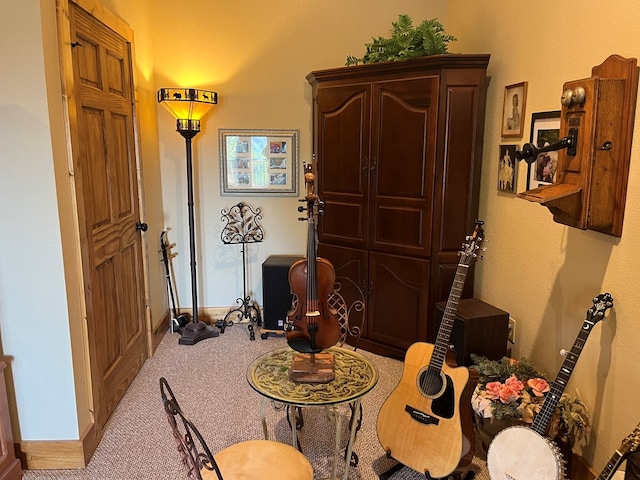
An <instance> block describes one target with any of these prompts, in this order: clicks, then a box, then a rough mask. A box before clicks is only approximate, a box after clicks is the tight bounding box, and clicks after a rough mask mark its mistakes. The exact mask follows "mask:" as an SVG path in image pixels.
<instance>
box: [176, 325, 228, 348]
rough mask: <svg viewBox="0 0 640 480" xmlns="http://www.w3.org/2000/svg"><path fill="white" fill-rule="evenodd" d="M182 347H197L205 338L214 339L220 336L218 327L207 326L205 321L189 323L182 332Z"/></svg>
mask: <svg viewBox="0 0 640 480" xmlns="http://www.w3.org/2000/svg"><path fill="white" fill-rule="evenodd" d="M179 332H180V340H178V343H179V344H180V345H195V344H196V343H198V342H199V341H200V340H204V339H205V338H213V337H217V336H218V335H220V333H219V332H218V330H217V329H216V327H214V326H213V325H207V324H206V323H204V322H203V321H200V320H198V321H196V322H193V321H191V322H189V323H187V324H186V325H185V326H184V327H182V328H181V329H180V330H179Z"/></svg>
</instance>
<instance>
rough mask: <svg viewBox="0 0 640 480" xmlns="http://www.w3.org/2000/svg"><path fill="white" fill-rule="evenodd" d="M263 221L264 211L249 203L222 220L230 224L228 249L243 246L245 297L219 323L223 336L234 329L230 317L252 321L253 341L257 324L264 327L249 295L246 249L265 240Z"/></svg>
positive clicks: (226, 239) (227, 227) (224, 240)
mask: <svg viewBox="0 0 640 480" xmlns="http://www.w3.org/2000/svg"><path fill="white" fill-rule="evenodd" d="M261 218H262V214H261V212H260V209H259V208H257V209H256V210H255V211H254V210H253V208H251V206H250V205H247V204H246V203H242V202H240V203H238V204H237V205H234V206H233V207H231V208H229V210H225V209H223V210H222V220H224V221H226V222H227V224H226V225H225V227H224V228H223V229H222V233H221V239H222V243H224V244H225V245H238V244H240V245H242V293H243V296H242V297H241V298H238V299H236V303H239V304H240V305H239V306H238V307H236V308H234V309H232V310H230V311H229V312H227V314H226V315H225V316H224V319H223V320H219V321H218V322H216V326H217V327H218V328H219V329H220V333H224V330H225V328H226V327H227V326H231V325H233V320H229V317H230V316H231V315H232V314H233V313H237V318H238V321H241V320H243V319H246V320H248V322H249V324H248V325H247V329H248V330H249V339H250V340H252V341H253V340H255V339H256V334H255V331H254V328H253V324H254V323H256V324H257V325H258V326H259V327H260V326H262V316H261V315H260V308H258V306H257V304H256V303H255V302H252V301H251V297H250V296H249V295H247V268H248V266H247V256H246V245H247V244H248V243H259V242H262V239H263V238H264V230H262V227H261V226H260V224H259V223H258V220H260V219H261Z"/></svg>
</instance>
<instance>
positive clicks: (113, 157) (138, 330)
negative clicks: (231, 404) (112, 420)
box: [70, 4, 146, 427]
mask: <svg viewBox="0 0 640 480" xmlns="http://www.w3.org/2000/svg"><path fill="white" fill-rule="evenodd" d="M70 25H71V39H72V42H73V43H74V45H75V46H74V47H73V71H74V87H75V91H76V102H77V132H78V135H77V136H78V138H77V139H74V140H75V142H74V143H75V145H78V148H77V149H76V151H74V169H75V170H76V187H77V191H78V192H79V195H78V201H79V205H78V212H79V216H80V218H79V221H80V224H81V242H82V249H83V250H82V254H83V269H84V281H85V297H86V302H87V332H88V335H89V339H88V342H89V355H90V360H91V374H92V385H93V394H94V399H93V400H94V409H95V421H96V423H97V424H98V425H99V426H100V427H102V426H104V424H105V423H106V421H107V419H108V418H109V416H110V415H111V413H112V412H113V410H114V409H115V407H116V405H117V404H118V402H119V401H120V399H121V398H122V395H123V394H124V392H125V391H126V389H127V388H128V386H129V385H130V383H131V381H132V380H133V378H135V375H136V374H137V372H138V370H139V369H140V367H141V365H142V363H143V362H144V360H145V358H146V334H145V298H144V286H143V264H142V260H143V259H142V240H141V236H140V233H139V232H138V231H137V230H136V225H137V223H138V222H139V221H140V213H139V209H138V205H139V203H138V201H139V198H138V184H137V169H136V161H135V149H134V132H133V92H132V84H131V71H132V66H131V55H130V45H129V43H128V42H127V41H126V40H125V39H123V38H122V37H120V36H119V35H117V34H116V33H115V32H113V31H112V30H110V29H109V28H108V27H106V26H105V25H104V24H102V23H100V22H99V21H98V20H96V19H95V18H93V17H91V16H90V15H89V14H88V13H87V12H85V11H84V10H82V9H81V8H79V7H78V6H76V5H75V4H71V10H70Z"/></svg>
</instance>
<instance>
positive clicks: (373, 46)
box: [346, 14, 457, 65]
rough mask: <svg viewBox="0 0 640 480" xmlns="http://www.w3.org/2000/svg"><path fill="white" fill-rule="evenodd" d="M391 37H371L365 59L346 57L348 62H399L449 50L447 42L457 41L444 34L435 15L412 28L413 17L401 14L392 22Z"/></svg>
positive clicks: (355, 63) (351, 63) (348, 63)
mask: <svg viewBox="0 0 640 480" xmlns="http://www.w3.org/2000/svg"><path fill="white" fill-rule="evenodd" d="M391 25H392V27H393V28H392V29H391V31H390V33H391V36H390V37H389V38H384V37H377V38H375V37H374V38H372V40H373V41H372V42H371V43H367V44H365V46H366V47H367V51H366V53H365V54H364V56H363V57H362V58H357V57H354V56H353V55H348V56H347V63H346V64H347V65H357V64H359V63H377V62H397V61H399V60H406V59H407V58H412V57H424V56H426V55H438V54H443V53H447V44H448V43H449V42H451V41H455V40H457V39H456V38H455V37H454V36H453V35H447V34H445V33H444V27H443V26H442V24H441V23H440V22H438V20H437V19H436V18H432V19H431V20H424V21H423V22H422V23H420V25H418V26H417V27H416V28H413V22H412V20H411V17H410V16H409V15H407V14H401V15H398V21H397V22H391Z"/></svg>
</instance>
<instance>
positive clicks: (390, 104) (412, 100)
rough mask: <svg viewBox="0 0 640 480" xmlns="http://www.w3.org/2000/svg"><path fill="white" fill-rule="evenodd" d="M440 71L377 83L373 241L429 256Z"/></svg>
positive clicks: (378, 246)
mask: <svg viewBox="0 0 640 480" xmlns="http://www.w3.org/2000/svg"><path fill="white" fill-rule="evenodd" d="M438 85H439V81H438V77H437V76H427V77H420V78H416V79H411V80H407V79H405V80H393V81H383V82H376V83H374V88H373V98H374V107H373V118H374V119H375V121H376V122H377V125H376V128H374V129H373V132H374V133H373V139H372V144H373V154H372V155H373V156H372V162H373V164H374V168H373V169H372V171H371V179H370V187H371V207H370V208H371V209H372V210H371V221H372V223H373V225H372V226H371V227H370V239H369V247H370V248H374V249H384V250H385V251H391V252H396V253H401V254H406V255H418V256H421V257H428V256H429V255H430V254H431V252H430V249H431V243H430V241H431V210H432V203H433V188H434V187H433V178H434V171H433V168H434V167H433V165H434V163H435V162H434V158H435V148H436V143H435V139H436V132H437V120H438V102H437V99H438Z"/></svg>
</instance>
